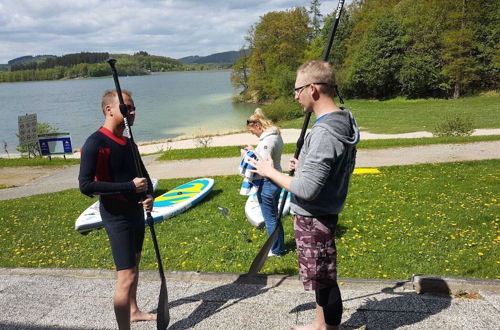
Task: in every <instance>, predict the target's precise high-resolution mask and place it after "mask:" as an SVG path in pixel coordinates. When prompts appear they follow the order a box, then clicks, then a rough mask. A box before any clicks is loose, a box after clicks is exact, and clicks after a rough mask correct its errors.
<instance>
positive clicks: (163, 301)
mask: <svg viewBox="0 0 500 330" xmlns="http://www.w3.org/2000/svg"><path fill="white" fill-rule="evenodd" d="M115 63H116V60H115V59H112V58H110V59H109V60H108V64H109V66H110V67H111V70H112V71H113V79H114V81H115V87H116V92H117V94H118V100H119V101H120V112H121V113H122V115H123V121H124V123H125V129H126V130H127V131H128V134H129V137H130V147H131V149H132V150H131V151H132V156H133V158H134V164H135V169H136V171H137V176H138V177H139V178H142V177H144V176H143V173H142V167H141V163H140V159H141V158H140V157H141V155H140V154H139V150H138V149H137V147H136V145H135V142H134V136H133V135H132V129H131V128H130V126H129V124H128V117H127V116H128V109H127V105H126V104H125V102H123V95H122V89H121V87H120V82H119V81H118V72H117V71H116V68H115ZM146 219H147V222H148V226H149V229H150V231H151V238H152V239H153V246H154V249H155V254H156V261H157V262H158V271H159V273H160V279H161V287H160V296H159V298H158V309H157V315H156V328H157V329H158V330H160V329H161V330H163V329H166V328H167V327H168V324H169V323H170V312H169V308H168V292H167V281H166V280H165V274H164V272H163V265H162V262H161V256H160V250H159V249H158V242H157V241H156V233H155V227H154V222H153V217H152V216H151V212H146Z"/></svg>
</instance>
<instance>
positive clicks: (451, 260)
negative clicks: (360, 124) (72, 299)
mask: <svg viewBox="0 0 500 330" xmlns="http://www.w3.org/2000/svg"><path fill="white" fill-rule="evenodd" d="M499 177H500V161H499V160H491V161H478V162H463V163H445V164H433V165H415V166H394V167H386V168H382V169H381V174H378V175H356V176H354V177H353V180H352V184H351V188H350V195H349V197H348V201H347V204H346V207H345V210H344V212H343V213H342V216H341V220H340V223H339V226H338V232H337V235H338V239H337V247H338V252H339V258H338V260H339V275H340V276H341V277H353V278H392V279H406V278H409V277H410V276H411V275H412V274H415V273H419V274H433V275H447V276H467V277H477V278H495V277H498V274H500V271H499V270H500V269H499V264H500V260H498V256H499V254H498V244H499V242H500V238H499V216H498V215H499V214H500V205H499V203H498V200H497V198H498V196H500V183H499ZM185 181H186V179H176V180H161V181H160V184H159V187H158V193H162V192H164V191H166V190H167V189H171V188H173V187H175V186H177V185H179V184H181V183H183V182H185ZM215 182H216V185H215V187H214V190H213V191H212V192H211V193H210V195H209V196H208V198H207V199H205V200H204V201H203V202H202V203H201V204H200V205H198V206H197V207H195V208H193V209H191V210H189V211H187V212H185V213H183V214H181V215H179V216H177V217H175V218H173V219H170V220H167V221H165V222H163V223H161V224H159V225H157V226H156V231H157V236H158V240H159V244H160V250H161V255H162V257H163V260H164V265H165V267H166V269H168V270H196V271H207V272H236V273H244V272H246V271H247V270H248V268H249V266H250V263H251V261H252V260H253V258H254V256H255V255H256V253H257V252H258V251H259V249H260V247H261V246H262V244H263V243H264V241H265V240H266V238H267V235H266V233H265V232H264V231H259V230H257V229H254V228H253V227H251V226H250V225H249V223H248V222H247V221H246V220H245V215H244V211H243V207H244V203H245V200H246V198H245V197H244V196H240V195H238V190H239V185H240V183H241V178H240V177H239V176H220V177H215ZM93 201H94V200H93V199H92V200H91V199H89V198H86V197H84V196H82V195H81V194H80V193H79V192H78V191H77V190H76V189H71V190H67V191H64V192H59V193H52V194H46V195H39V196H31V197H27V198H21V199H15V200H8V201H0V210H1V211H0V225H1V227H0V228H1V229H0V251H1V252H0V266H1V267H61V268H104V269H110V268H113V261H112V258H111V254H110V251H109V246H108V242H107V237H106V234H105V232H104V231H103V230H99V231H96V232H93V233H90V234H89V235H88V236H82V235H80V234H79V233H77V232H75V231H74V229H73V226H74V221H75V219H76V218H77V216H78V215H79V214H80V213H81V212H82V211H83V210H84V209H85V208H86V207H87V206H88V205H90V204H91V203H92V202H93ZM219 205H220V206H224V207H226V208H227V209H228V210H229V216H230V217H231V218H233V219H234V220H235V221H236V223H233V222H230V221H228V220H227V219H226V218H224V217H223V216H222V215H221V214H220V213H219V212H218V210H217V206H219ZM290 219H291V217H286V218H285V219H284V227H285V241H286V246H287V248H288V249H290V250H291V251H290V252H289V253H288V254H287V255H285V256H284V257H281V258H271V259H269V260H267V262H266V264H265V266H264V268H263V271H264V272H265V273H282V274H296V273H297V261H296V255H295V251H294V246H295V244H294V241H293V229H292V221H291V220H290ZM238 229H241V230H243V231H245V232H246V233H247V234H248V235H249V236H250V237H251V238H252V239H253V242H252V243H247V242H246V241H245V240H244V239H243V238H242V237H241V236H240V235H239V234H238V232H237V230H238ZM148 233H149V231H147V234H146V240H145V244H144V258H143V262H142V268H145V269H156V261H155V256H154V252H153V248H152V243H151V239H150V236H149V234H148Z"/></svg>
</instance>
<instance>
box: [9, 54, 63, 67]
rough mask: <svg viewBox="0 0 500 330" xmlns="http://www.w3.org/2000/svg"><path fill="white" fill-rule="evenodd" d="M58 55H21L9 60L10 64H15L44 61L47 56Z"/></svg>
mask: <svg viewBox="0 0 500 330" xmlns="http://www.w3.org/2000/svg"><path fill="white" fill-rule="evenodd" d="M54 57H56V56H55V55H37V56H31V55H27V56H21V57H17V58H15V59H12V60H10V61H8V62H7V64H8V65H15V64H27V63H31V62H42V61H44V60H46V59H47V58H54Z"/></svg>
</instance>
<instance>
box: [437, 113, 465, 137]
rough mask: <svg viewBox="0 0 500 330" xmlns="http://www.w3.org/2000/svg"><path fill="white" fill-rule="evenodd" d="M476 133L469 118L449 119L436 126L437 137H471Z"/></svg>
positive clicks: (457, 117) (457, 116) (456, 117)
mask: <svg viewBox="0 0 500 330" xmlns="http://www.w3.org/2000/svg"><path fill="white" fill-rule="evenodd" d="M473 131H474V124H473V122H472V119H471V118H470V117H467V116H462V117H461V116H459V115H456V116H455V117H448V118H446V119H445V120H444V121H442V122H441V123H439V124H437V125H436V128H435V132H434V135H436V136H470V135H471V134H472V132H473Z"/></svg>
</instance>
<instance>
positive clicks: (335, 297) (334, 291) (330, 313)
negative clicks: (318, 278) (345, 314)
mask: <svg viewBox="0 0 500 330" xmlns="http://www.w3.org/2000/svg"><path fill="white" fill-rule="evenodd" d="M316 303H317V304H318V305H319V306H321V307H323V314H324V315H325V322H326V324H328V325H331V326H336V325H339V324H340V320H341V319H342V297H341V296H340V289H339V285H338V284H337V282H335V285H334V286H330V287H327V288H324V289H316Z"/></svg>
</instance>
